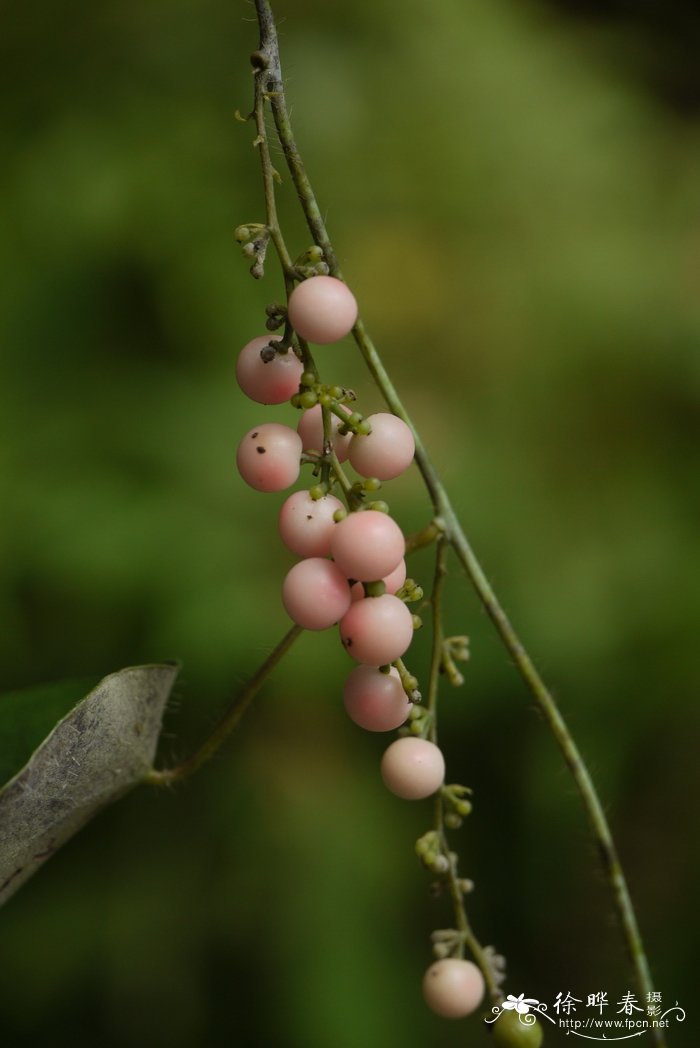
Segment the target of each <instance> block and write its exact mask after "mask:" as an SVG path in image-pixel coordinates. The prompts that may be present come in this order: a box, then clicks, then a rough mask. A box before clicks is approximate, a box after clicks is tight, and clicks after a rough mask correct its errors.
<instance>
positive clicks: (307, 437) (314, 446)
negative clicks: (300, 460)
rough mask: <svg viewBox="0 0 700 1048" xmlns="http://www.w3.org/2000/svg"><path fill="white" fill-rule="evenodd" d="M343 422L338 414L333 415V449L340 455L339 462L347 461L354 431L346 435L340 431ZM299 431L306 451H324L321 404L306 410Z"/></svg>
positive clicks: (348, 412)
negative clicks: (339, 427)
mask: <svg viewBox="0 0 700 1048" xmlns="http://www.w3.org/2000/svg"><path fill="white" fill-rule="evenodd" d="M342 410H343V411H346V409H345V408H342ZM346 413H347V414H348V415H349V414H350V411H349V410H347V412H346ZM342 424H343V423H342V421H341V420H340V419H339V418H338V416H337V415H331V430H332V434H333V450H334V451H335V453H336V455H337V457H338V462H345V460H346V459H347V457H348V449H349V447H350V441H351V440H352V433H345V434H344V435H341V434H340V433H338V426H342ZM297 433H298V434H299V436H300V437H301V442H302V445H303V447H304V451H317V452H319V453H320V452H322V451H323V415H322V413H321V405H320V404H317V405H316V406H315V407H313V408H310V409H309V411H305V412H304V414H303V415H302V416H301V418H300V419H299V425H298V426H297Z"/></svg>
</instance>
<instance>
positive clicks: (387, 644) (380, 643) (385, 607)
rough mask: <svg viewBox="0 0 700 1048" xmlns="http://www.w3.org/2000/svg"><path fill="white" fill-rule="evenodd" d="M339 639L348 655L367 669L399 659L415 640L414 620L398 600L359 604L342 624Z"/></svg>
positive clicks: (377, 599) (371, 600) (369, 600)
mask: <svg viewBox="0 0 700 1048" xmlns="http://www.w3.org/2000/svg"><path fill="white" fill-rule="evenodd" d="M340 638H341V640H342V642H343V644H344V646H345V648H346V649H347V652H348V654H349V655H352V657H353V659H355V660H356V661H357V662H363V663H365V665H367V666H386V665H388V664H389V663H390V662H395V661H396V659H400V658H401V656H402V655H403V654H404V652H405V651H406V650H407V648H408V646H409V645H410V643H411V640H412V638H413V616H412V615H411V613H410V611H409V610H408V608H407V607H406V605H405V604H404V602H403V601H402V600H399V598H398V597H392V596H391V594H389V593H385V594H384V595H383V596H381V597H365V598H363V600H356V601H354V602H353V604H352V605H351V607H350V609H349V610H348V611H347V612H346V614H345V615H344V616H343V618H342V619H341V621H340Z"/></svg>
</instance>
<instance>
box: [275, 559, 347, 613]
mask: <svg viewBox="0 0 700 1048" xmlns="http://www.w3.org/2000/svg"><path fill="white" fill-rule="evenodd" d="M282 603H283V604H284V607H285V610H286V612H287V614H288V615H289V617H290V618H291V619H292V620H293V621H294V622H296V624H297V625H298V626H302V627H303V628H304V629H305V630H326V629H328V627H329V626H333V625H334V624H335V623H336V622H338V620H339V619H341V618H342V617H343V615H344V614H345V612H346V611H347V609H348V606H349V604H350V587H349V586H348V583H347V580H346V579H345V578H344V577H343V574H342V572H341V571H339V569H338V568H337V567H336V566H335V564H334V563H333V561H332V560H324V559H323V558H322V557H309V558H308V560H300V561H299V562H298V563H297V564H295V565H294V567H293V568H291V569H290V571H288V572H287V576H286V578H285V580H284V583H283V584H282Z"/></svg>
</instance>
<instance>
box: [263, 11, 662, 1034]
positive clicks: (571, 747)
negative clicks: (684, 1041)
mask: <svg viewBox="0 0 700 1048" xmlns="http://www.w3.org/2000/svg"><path fill="white" fill-rule="evenodd" d="M255 7H256V10H257V15H258V21H259V25H260V48H259V51H258V52H256V54H255V55H254V56H253V57H254V59H258V56H263V60H262V61H261V62H260V64H259V66H258V67H257V68H258V72H257V73H256V75H257V76H258V77H259V78H260V79H261V81H262V82H263V84H264V90H265V92H266V95H267V97H268V99H269V103H270V107H271V109H272V115H273V119H274V123H275V128H276V130H277V136H278V138H279V142H280V145H281V147H282V151H283V154H284V157H285V161H286V163H287V167H288V169H289V172H290V175H291V178H292V181H293V183H294V187H295V189H296V192H297V196H298V197H299V201H300V203H301V207H302V209H303V212H304V215H305V218H306V222H307V225H308V228H309V230H310V232H311V234H312V236H313V239H314V242H315V243H316V244H318V245H319V247H321V248H322V249H323V253H324V257H325V260H326V262H327V264H328V266H329V271H330V273H331V274H332V275H333V276H336V277H338V278H342V273H341V271H340V267H339V265H338V261H337V257H336V255H335V252H334V250H333V245H332V243H331V241H330V238H329V235H328V232H327V230H326V226H325V222H324V220H323V217H322V214H321V210H320V208H319V206H318V203H317V201H316V197H315V195H314V192H313V189H312V186H311V183H310V181H309V178H308V176H307V174H306V170H305V168H304V164H303V161H302V158H301V155H300V153H299V150H298V148H297V145H296V142H295V140H294V135H293V133H292V127H291V122H290V119H289V113H288V110H287V105H286V100H285V95H284V85H283V80H282V71H281V66H280V58H279V46H278V42H277V32H276V28H275V22H274V18H273V15H272V11H271V8H270V4H269V2H268V0H255ZM253 64H254V65H255V64H256V63H255V61H254V63H253ZM353 335H354V338H355V341H356V343H357V345H358V347H359V349H360V352H361V354H362V356H363V358H364V360H365V363H366V365H367V367H368V369H369V371H370V373H371V374H372V376H373V378H374V380H375V382H376V384H377V386H378V387H379V389H380V391H381V393H382V395H383V397H384V399H385V401H386V403H387V405H388V406H389V408H390V409H391V410H392V412H393V413H394V414H395V415H397V416H398V417H399V418H401V419H403V420H404V422H406V423H407V425H409V426H410V428H411V430H412V432H413V434H414V438H415V441H416V454H415V458H416V463H417V465H418V469H419V470H420V472H421V475H422V477H423V480H424V483H425V485H426V488H427V490H428V493H429V495H430V498H431V501H432V504H433V509H434V512H435V518H436V523H439V528H440V530H441V531H443V532H444V534H445V536H446V538H447V540H448V541H449V543H450V545H451V546H452V548H453V549H454V551H455V554H456V556H457V558H458V560H459V562H460V563H461V565H462V567H463V568H464V570H465V572H466V573H467V575H468V577H469V579H470V580H471V582H472V585H473V586H474V588H475V590H476V592H477V594H478V596H479V599H480V600H481V602H482V604H483V606H484V608H485V610H486V612H487V613H488V615H489V617H490V619H491V621H492V622H493V624H494V626H495V628H496V630H497V631H498V633H499V635H500V637H501V640H502V641H503V644H504V646H505V648H506V650H507V651H508V653H509V654H510V656H511V658H512V660H513V662H514V664H515V666H516V669H517V670H518V672H519V673H520V675H521V677H522V678H523V680H524V682H525V684H526V686H527V688H528V689H529V691H530V693H531V694H532V696H533V698H534V699H535V701H536V703H537V705H538V707H539V709H540V711H541V712H542V715H543V717H544V719H545V721H546V723H547V725H548V726H549V728H550V730H551V732H552V734H553V735H554V737H555V739H556V741H557V744H558V745H559V748H560V750H561V751H562V753H563V755H564V758H565V760H566V762H567V764H568V766H569V769H570V771H571V774H572V777H573V779H574V781H575V783H576V786H577V788H578V791H579V793H580V796H581V800H582V803H583V807H584V809H585V812H586V815H587V818H588V822H589V825H590V828H591V831H592V833H593V836H594V837H595V840H596V842H597V844H598V850H599V854H600V856H601V861H602V864H603V869H604V872H605V876H606V879H607V881H608V884H609V886H610V890H611V893H612V897H613V900H614V904H615V909H616V911H617V914H618V917H619V920H620V924H621V928H622V933H623V936H624V940H625V943H626V947H627V951H628V953H629V957H630V961H631V963H632V966H633V969H634V973H635V979H636V983H637V987H638V989H639V991H640V993H641V994H642V997H643V998H644V999H647V996H646V995H647V994H648V993H651V992H652V991H653V985H652V981H651V974H650V971H649V965H648V962H647V958H646V954H645V951H644V946H643V943H642V938H641V934H640V931H639V927H638V923H637V919H636V915H635V912H634V907H633V905H632V900H631V897H630V894H629V890H628V888H627V883H626V879H625V876H624V873H623V870H622V865H621V863H620V860H619V857H618V854H617V849H616V847H615V843H614V840H613V837H612V833H611V831H610V827H609V825H608V822H607V819H606V817H605V813H604V811H603V807H602V804H601V802H600V799H599V797H598V794H597V791H596V788H595V786H594V784H593V781H592V779H591V776H590V774H589V772H588V769H587V767H586V764H585V761H584V760H583V757H582V756H581V754H580V752H579V749H578V747H577V745H576V743H575V741H574V739H573V737H572V735H571V733H570V731H569V729H568V727H567V725H566V723H565V721H564V718H563V717H562V715H561V712H560V711H559V709H558V706H557V704H556V702H555V700H554V697H553V696H552V694H551V692H550V691H549V689H548V688H547V686H546V684H545V683H544V681H543V679H542V677H541V676H540V674H539V672H538V671H537V669H536V667H535V666H534V664H533V662H532V659H531V658H530V656H529V654H528V652H527V651H526V649H525V647H524V645H523V644H522V642H521V640H520V639H519V637H518V635H517V633H516V632H515V630H514V628H513V626H512V625H511V623H510V620H509V619H508V616H507V615H506V613H505V611H504V610H503V608H502V607H501V604H500V602H499V601H498V599H497V597H496V594H495V593H494V591H493V589H492V587H491V585H490V583H489V581H488V579H487V577H486V575H485V573H484V571H483V569H482V567H481V565H480V563H479V561H478V559H477V557H476V556H475V554H474V552H473V550H472V548H471V545H470V543H469V542H468V540H467V537H466V535H465V533H464V530H463V528H462V526H461V524H460V522H459V520H458V518H457V515H456V513H455V511H454V509H453V507H452V503H451V501H450V499H449V497H448V494H447V492H446V490H445V488H444V486H443V484H442V482H441V480H440V478H439V476H438V473H437V471H436V469H435V467H434V466H433V464H432V462H431V460H430V457H429V455H428V453H427V451H426V449H425V446H424V445H423V442H422V440H421V438H420V435H419V433H418V432H417V430H416V427H415V426H414V425H413V423H412V421H411V419H410V417H409V415H408V412H407V411H406V408H405V407H404V405H403V403H402V401H401V399H400V397H399V395H398V393H397V391H396V389H395V387H394V385H393V383H392V382H391V379H390V378H389V375H388V374H387V372H386V369H385V368H384V365H383V363H382V360H381V358H380V356H379V353H378V352H377V349H376V347H375V346H374V343H373V342H372V340H371V338H370V337H369V334H368V333H367V330H366V328H365V326H364V324H363V322H362V320H361V319H358V321H357V323H356V325H355V327H354V329H353ZM651 1032H652V1036H653V1038H654V1040H655V1042H656V1045H657V1048H663V1046H664V1045H665V1040H664V1036H663V1033H662V1031H661V1030H660V1029H659V1028H654V1029H653V1030H652V1031H651Z"/></svg>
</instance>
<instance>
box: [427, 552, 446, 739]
mask: <svg viewBox="0 0 700 1048" xmlns="http://www.w3.org/2000/svg"><path fill="white" fill-rule="evenodd" d="M447 549H448V545H447V540H446V538H444V537H440V538H439V539H438V544H437V552H436V556H435V574H434V575H433V589H432V593H431V595H430V605H431V608H432V623H433V636H432V651H431V656H430V674H429V676H428V697H427V700H426V708H427V709H428V711H429V713H431V714H432V716H431V718H430V722H431V723H430V739H431V741H432V742H437V717H436V707H437V698H438V682H439V679H440V667H441V666H442V651H443V645H444V643H445V635H444V632H443V629H442V591H443V587H444V585H445V578H446V576H447V565H446V555H447Z"/></svg>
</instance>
